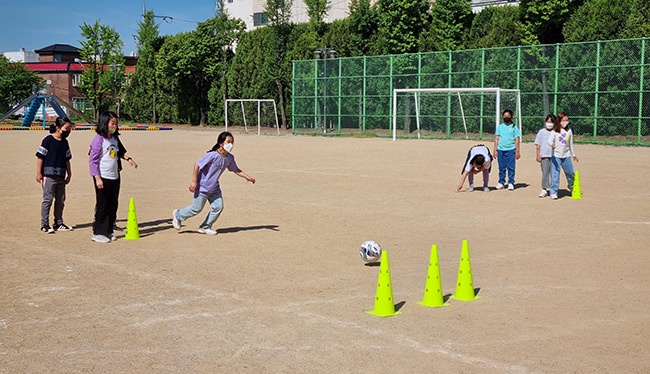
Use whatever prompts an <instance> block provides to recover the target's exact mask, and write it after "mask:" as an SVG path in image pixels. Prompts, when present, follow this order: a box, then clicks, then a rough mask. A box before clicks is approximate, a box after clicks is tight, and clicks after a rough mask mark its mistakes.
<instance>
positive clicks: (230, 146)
mask: <svg viewBox="0 0 650 374" xmlns="http://www.w3.org/2000/svg"><path fill="white" fill-rule="evenodd" d="M233 146H234V144H232V143H226V144H224V145H223V149H225V150H226V152H228V153H230V151H232V147H233Z"/></svg>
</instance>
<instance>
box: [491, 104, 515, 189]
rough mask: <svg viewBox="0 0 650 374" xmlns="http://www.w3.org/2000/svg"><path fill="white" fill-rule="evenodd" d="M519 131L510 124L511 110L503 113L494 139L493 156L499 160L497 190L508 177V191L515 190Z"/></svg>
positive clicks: (501, 187) (503, 184)
mask: <svg viewBox="0 0 650 374" xmlns="http://www.w3.org/2000/svg"><path fill="white" fill-rule="evenodd" d="M520 141H521V131H519V128H518V127H517V126H515V124H514V123H513V122H512V110H510V109H506V110H504V111H503V123H501V124H499V126H497V129H496V132H495V137H494V152H493V153H494V154H496V155H497V159H498V160H499V183H498V184H497V190H501V189H503V187H504V186H505V184H506V172H507V176H508V190H510V191H512V190H514V189H515V162H516V160H519V157H521V154H520V153H519V143H520Z"/></svg>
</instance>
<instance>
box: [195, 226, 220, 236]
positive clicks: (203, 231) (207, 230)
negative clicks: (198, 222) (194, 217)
mask: <svg viewBox="0 0 650 374" xmlns="http://www.w3.org/2000/svg"><path fill="white" fill-rule="evenodd" d="M198 231H199V234H207V235H217V231H216V230H212V229H211V228H208V227H199V230H198Z"/></svg>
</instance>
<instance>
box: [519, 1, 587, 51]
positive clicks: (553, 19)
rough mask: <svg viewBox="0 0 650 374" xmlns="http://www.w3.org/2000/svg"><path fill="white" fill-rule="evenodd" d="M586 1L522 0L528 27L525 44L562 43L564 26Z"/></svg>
mask: <svg viewBox="0 0 650 374" xmlns="http://www.w3.org/2000/svg"><path fill="white" fill-rule="evenodd" d="M583 1H584V0H521V2H520V3H519V7H520V8H521V17H522V21H523V22H524V23H525V24H527V25H528V35H527V37H526V40H525V41H524V44H540V43H541V44H554V43H562V42H563V41H564V40H563V37H562V26H563V25H564V22H566V20H567V19H569V16H570V15H571V12H572V11H573V10H574V9H575V7H576V6H577V5H578V4H580V3H582V2H583ZM572 3H573V4H572Z"/></svg>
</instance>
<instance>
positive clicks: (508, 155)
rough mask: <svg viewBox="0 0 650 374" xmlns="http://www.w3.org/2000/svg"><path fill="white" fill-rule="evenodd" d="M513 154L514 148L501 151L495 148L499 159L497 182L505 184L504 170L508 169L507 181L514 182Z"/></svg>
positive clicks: (514, 152) (514, 159)
mask: <svg viewBox="0 0 650 374" xmlns="http://www.w3.org/2000/svg"><path fill="white" fill-rule="evenodd" d="M515 154H516V149H511V150H509V151H502V150H500V149H497V157H498V159H499V183H501V184H506V170H507V171H508V183H512V184H513V185H514V184H515V161H516V158H515Z"/></svg>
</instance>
